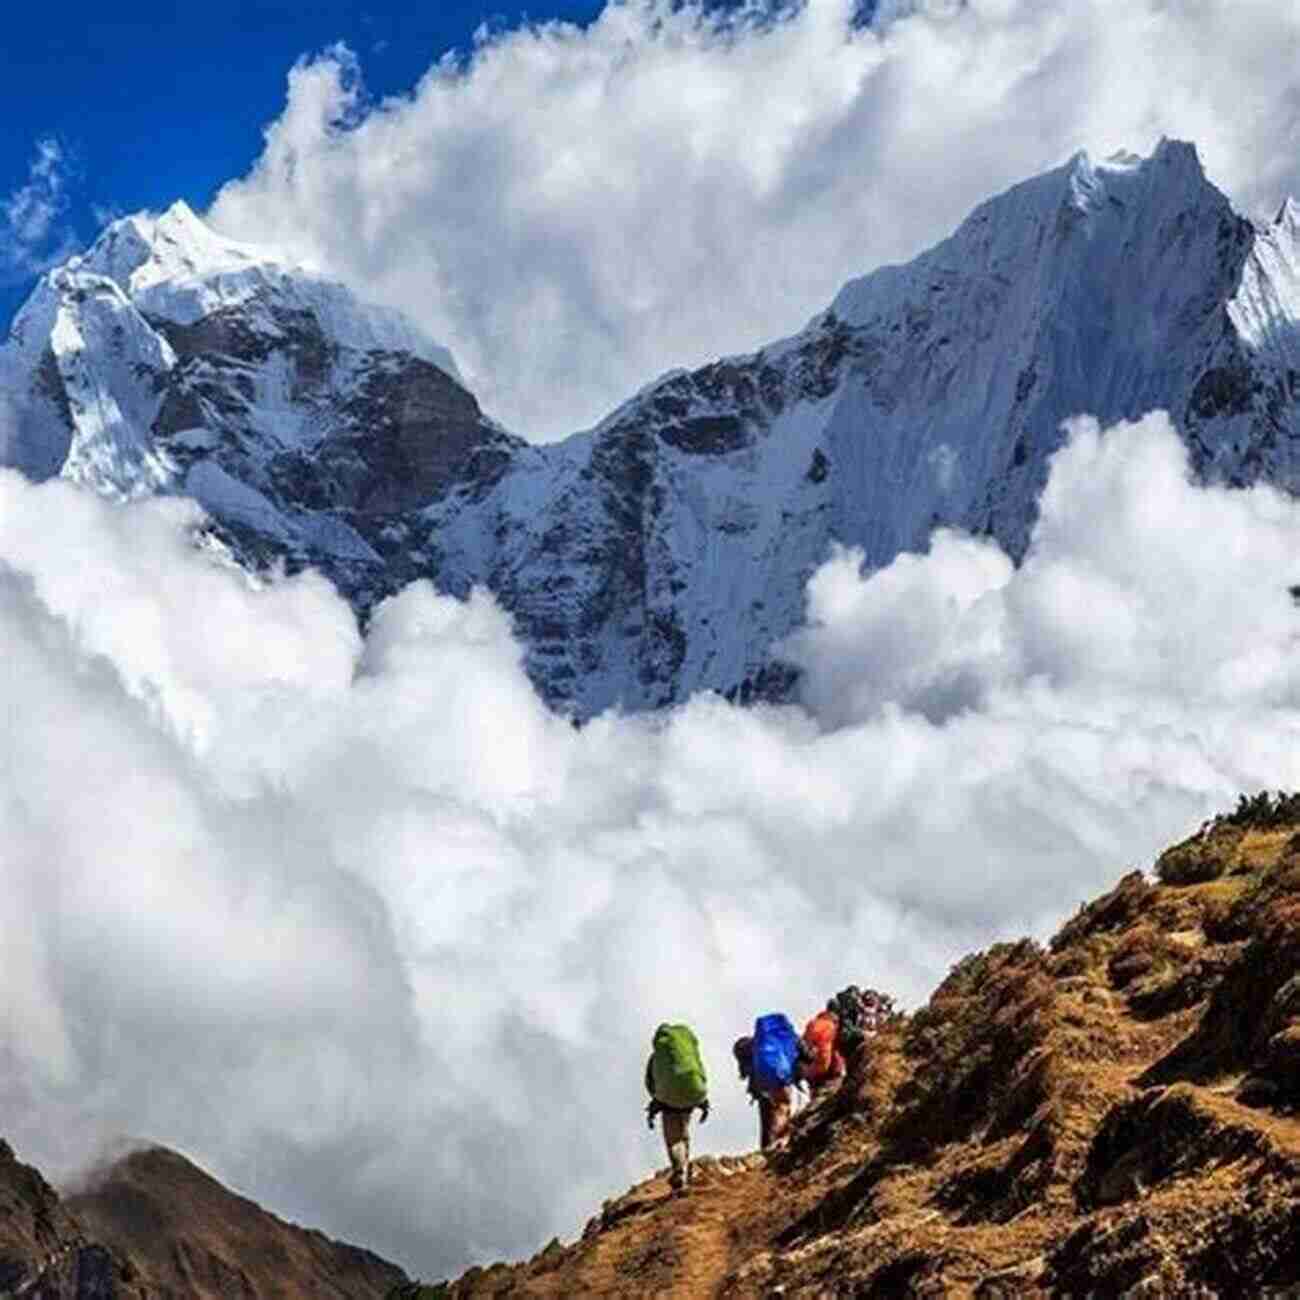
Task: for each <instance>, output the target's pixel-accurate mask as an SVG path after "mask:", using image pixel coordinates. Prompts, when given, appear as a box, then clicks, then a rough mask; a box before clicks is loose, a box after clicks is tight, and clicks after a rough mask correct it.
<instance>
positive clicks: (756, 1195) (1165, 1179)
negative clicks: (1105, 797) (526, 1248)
mask: <svg viewBox="0 0 1300 1300" xmlns="http://www.w3.org/2000/svg"><path fill="white" fill-rule="evenodd" d="M1155 877H1156V878H1155V879H1154V880H1153V879H1150V878H1148V877H1146V876H1144V875H1143V874H1142V873H1141V872H1133V873H1131V874H1129V875H1127V876H1125V877H1124V878H1123V879H1122V880H1120V881H1119V883H1118V884H1117V885H1116V887H1115V888H1114V889H1113V890H1112V891H1111V892H1110V893H1109V894H1107V895H1105V896H1104V897H1102V898H1100V899H1098V900H1096V901H1095V902H1093V903H1091V904H1090V905H1088V906H1086V907H1083V908H1081V909H1080V911H1079V913H1078V914H1077V915H1076V916H1075V917H1073V918H1072V919H1071V920H1070V921H1069V922H1068V923H1067V924H1066V925H1065V926H1064V927H1063V928H1062V929H1061V931H1060V932H1059V933H1058V934H1057V935H1056V937H1055V938H1054V939H1053V940H1052V941H1051V943H1050V944H1049V945H1047V946H1046V947H1041V946H1039V945H1038V944H1036V943H1032V942H1030V941H1023V942H1020V943H1007V944H1000V945H998V946H996V947H994V948H991V949H989V950H988V951H987V952H983V953H978V954H973V955H972V956H970V957H967V958H966V959H965V960H963V961H962V962H960V963H958V965H957V966H955V967H954V968H953V970H952V972H951V973H950V975H949V976H948V978H947V979H946V980H945V981H944V982H943V984H942V985H940V987H939V988H938V989H937V990H936V991H935V993H934V995H933V997H932V998H931V999H930V1001H929V1003H928V1004H927V1005H926V1006H925V1007H923V1008H921V1009H920V1010H919V1011H917V1012H916V1013H915V1014H914V1015H912V1016H910V1017H899V1018H897V1019H896V1020H895V1021H894V1022H893V1023H891V1024H889V1025H887V1026H886V1028H885V1029H884V1031H883V1032H882V1033H880V1034H879V1035H878V1036H877V1037H876V1038H874V1039H873V1040H871V1042H870V1045H869V1048H868V1050H867V1052H866V1053H865V1054H864V1055H863V1056H862V1057H860V1058H859V1059H857V1060H856V1061H855V1062H854V1063H853V1065H852V1067H851V1070H850V1074H849V1078H848V1080H847V1081H846V1083H845V1084H844V1086H843V1087H841V1088H840V1090H839V1091H838V1092H836V1093H832V1094H831V1095H829V1096H827V1097H825V1098H823V1099H821V1100H819V1101H818V1102H816V1103H815V1104H813V1105H812V1106H810V1107H808V1108H807V1109H806V1110H804V1111H803V1112H802V1114H801V1115H799V1116H798V1117H797V1118H796V1121H795V1125H794V1130H793V1133H792V1136H791V1138H790V1140H789V1143H788V1146H786V1147H785V1149H783V1150H778V1151H776V1152H774V1153H770V1154H768V1155H766V1156H760V1155H757V1154H751V1155H745V1156H737V1157H724V1158H718V1159H713V1158H709V1159H705V1160H703V1161H701V1162H699V1172H698V1180H697V1184H696V1186H695V1187H694V1188H693V1189H692V1191H691V1193H690V1194H689V1195H688V1196H686V1197H684V1198H675V1197H673V1196H671V1195H670V1194H669V1189H668V1184H667V1179H666V1176H665V1173H664V1172H663V1171H661V1172H660V1173H659V1174H657V1175H656V1176H654V1177H653V1178H650V1179H648V1180H647V1181H646V1182H644V1183H642V1184H641V1185H640V1186H638V1187H636V1188H633V1189H632V1190H631V1191H630V1192H629V1193H628V1194H627V1195H626V1196H624V1197H622V1198H619V1199H617V1200H613V1201H609V1202H607V1203H606V1204H605V1205H604V1207H603V1208H602V1209H601V1211H600V1212H599V1213H598V1214H597V1215H596V1216H595V1217H594V1218H593V1219H592V1220H591V1222H590V1223H589V1224H588V1225H587V1229H586V1231H585V1232H584V1233H583V1235H582V1238H581V1239H580V1240H578V1241H576V1242H574V1243H571V1244H568V1245H564V1244H561V1243H559V1242H553V1243H551V1245H550V1246H548V1247H547V1248H546V1249H545V1250H544V1251H542V1252H541V1253H540V1254H539V1255H537V1256H536V1257H535V1258H534V1259H532V1260H530V1261H528V1262H527V1263H524V1264H518V1265H513V1266H510V1265H496V1266H494V1267H492V1268H488V1269H475V1270H473V1271H471V1272H470V1273H469V1274H467V1275H465V1276H464V1277H463V1278H461V1279H458V1280H457V1281H455V1282H450V1283H444V1284H440V1285H439V1286H433V1287H425V1288H423V1289H420V1288H417V1287H408V1288H406V1289H404V1290H403V1291H401V1292H400V1294H401V1295H402V1296H403V1297H410V1298H411V1300H418V1298H419V1297H435V1296H437V1297H443V1300H466V1298H467V1297H487V1296H497V1297H503V1296H525V1295H530V1296H570V1295H602V1296H628V1297H631V1296H641V1295H650V1294H653V1295H664V1296H681V1297H688V1296H689V1297H698V1296H734V1297H747V1296H776V1295H779V1296H787V1297H800V1296H801V1297H809V1298H810V1300H811V1298H812V1297H823V1296H841V1295H854V1296H879V1297H891V1298H892V1297H899V1296H950V1297H958V1296H973V1297H984V1298H985V1300H994V1298H996V1297H1006V1298H1007V1300H1010V1298H1011V1297H1021V1296H1048V1295H1055V1296H1120V1295H1124V1296H1150V1297H1175V1296H1188V1295H1206V1296H1244V1295H1262V1294H1278V1295H1281V1294H1291V1293H1292V1291H1293V1289H1294V1287H1295V1285H1296V1283H1297V1280H1298V1279H1300V1118H1297V1114H1296V1108H1297V1105H1298V1104H1300V1050H1298V1046H1300V798H1297V797H1295V796H1292V797H1291V798H1290V799H1288V800H1281V801H1279V800H1266V799H1256V800H1254V801H1250V802H1243V805H1242V807H1241V808H1239V809H1238V811H1237V812H1236V813H1235V814H1233V815H1231V816H1228V817H1224V818H1220V819H1218V820H1217V821H1216V822H1214V823H1212V824H1210V825H1208V826H1206V827H1204V828H1203V829H1202V830H1201V831H1200V832H1198V833H1197V834H1196V835H1194V836H1192V837H1191V838H1190V839H1189V840H1187V841H1186V842H1184V843H1183V844H1180V845H1177V846H1175V847H1174V848H1173V849H1171V850H1169V851H1168V852H1167V853H1166V854H1164V855H1163V856H1162V857H1161V858H1160V859H1159V861H1158V862H1157V863H1156V864H1155ZM734 1086H735V1087H736V1088H737V1089H740V1088H741V1086H742V1085H741V1084H740V1083H739V1082H736V1083H735V1084H734Z"/></svg>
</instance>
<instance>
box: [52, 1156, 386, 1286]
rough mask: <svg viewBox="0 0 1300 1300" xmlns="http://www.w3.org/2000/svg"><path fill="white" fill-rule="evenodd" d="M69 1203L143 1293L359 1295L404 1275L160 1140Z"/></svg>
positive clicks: (127, 1159)
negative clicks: (269, 1207) (285, 1217)
mask: <svg viewBox="0 0 1300 1300" xmlns="http://www.w3.org/2000/svg"><path fill="white" fill-rule="evenodd" d="M66 1205H67V1208H68V1210H69V1211H70V1212H71V1213H72V1214H73V1215H75V1217H76V1218H77V1220H78V1221H79V1222H80V1223H81V1224H82V1225H83V1226H84V1228H85V1229H86V1231H88V1232H89V1233H90V1234H91V1235H92V1236H94V1237H95V1238H97V1239H98V1240H101V1241H105V1242H109V1243H110V1244H111V1245H112V1246H113V1248H114V1249H115V1250H116V1251H118V1252H119V1253H121V1254H122V1255H125V1256H127V1257H128V1258H129V1259H130V1261H131V1264H132V1266H133V1269H134V1274H133V1277H134V1281H135V1283H136V1285H138V1286H139V1287H140V1288H142V1289H143V1291H144V1293H145V1294H147V1295H149V1296H175V1297H185V1300H190V1298H191V1297H194V1298H197V1300H218V1298H219V1297H224V1296H230V1295H240V1296H250V1297H251V1296H256V1297H258V1298H259V1300H293V1298H294V1297H298V1296H308V1295H310V1296H321V1297H327V1296H337V1297H339V1298H340V1300H363V1298H364V1297H368V1296H383V1295H385V1294H386V1293H387V1292H388V1291H389V1290H390V1289H391V1288H392V1287H394V1286H397V1285H399V1284H401V1283H403V1282H405V1280H406V1275H405V1274H404V1273H403V1272H402V1270H401V1269H400V1268H398V1267H397V1266H396V1265H395V1264H390V1263H388V1261H387V1260H384V1259H381V1258H380V1257H379V1256H378V1255H375V1254H372V1253H371V1252H370V1251H368V1250H363V1249H361V1248H360V1247H357V1246H349V1245H346V1244H345V1243H343V1242H338V1241H333V1240H331V1239H330V1238H329V1237H326V1236H325V1235H324V1233H321V1232H313V1231H310V1230H308V1229H306V1228H300V1227H297V1226H295V1225H294V1224H290V1223H285V1222H283V1221H282V1220H280V1219H277V1218H276V1217H275V1216H274V1215H273V1214H269V1213H268V1212H267V1211H266V1210H264V1209H262V1208H261V1206H259V1205H256V1204H254V1202H252V1201H250V1200H247V1199H245V1198H244V1197H242V1196H236V1195H235V1194H234V1193H233V1192H231V1191H229V1190H228V1189H227V1188H225V1187H223V1186H222V1185H221V1184H220V1183H218V1182H217V1181H216V1179H214V1178H212V1177H210V1176H209V1175H208V1174H205V1173H204V1172H203V1171H202V1170H201V1169H198V1168H197V1167H196V1166H195V1165H193V1164H191V1163H190V1161H188V1160H186V1159H185V1158H184V1157H183V1156H181V1155H178V1154H177V1153H176V1152H174V1151H168V1150H166V1149H165V1148H162V1147H153V1148H150V1149H148V1150H144V1151H137V1152H134V1153H132V1154H131V1155H128V1156H127V1157H125V1158H124V1159H122V1160H120V1161H118V1162H117V1163H116V1164H115V1165H113V1166H112V1167H111V1168H110V1169H107V1170H104V1171H102V1172H101V1174H100V1175H99V1176H97V1177H96V1178H95V1179H94V1181H93V1182H92V1184H91V1186H90V1188H89V1189H88V1190H86V1191H83V1192H81V1193H79V1194H77V1195H73V1196H69V1197H68V1198H67V1200H66Z"/></svg>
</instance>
